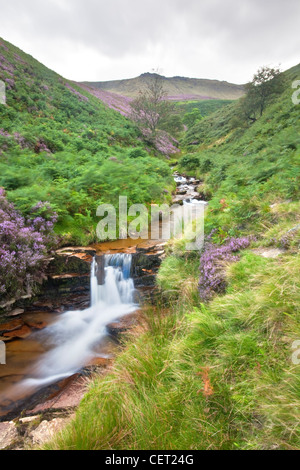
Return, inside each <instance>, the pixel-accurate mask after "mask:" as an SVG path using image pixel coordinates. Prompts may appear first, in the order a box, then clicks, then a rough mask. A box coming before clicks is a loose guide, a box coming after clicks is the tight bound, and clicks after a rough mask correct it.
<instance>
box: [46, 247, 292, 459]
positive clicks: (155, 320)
mask: <svg viewBox="0 0 300 470" xmlns="http://www.w3.org/2000/svg"><path fill="white" fill-rule="evenodd" d="M190 263H191V264H190V266H189V269H190V270H193V269H195V267H196V260H194V262H193V261H192V260H190ZM193 264H194V266H193ZM171 266H172V270H173V277H172V279H171V278H170V272H169V271H170V267H171ZM189 269H188V273H187V272H186V271H184V270H183V265H182V263H181V262H180V261H178V260H174V259H171V260H170V258H167V259H166V261H165V262H164V265H163V267H162V270H161V272H160V282H161V283H162V284H163V285H166V286H167V289H168V291H169V308H168V309H165V310H164V309H160V308H159V307H157V308H155V309H152V308H149V309H148V310H146V311H145V312H144V318H143V322H142V324H141V325H140V326H139V331H138V332H135V333H133V335H132V336H131V337H129V338H128V340H127V342H126V344H125V349H124V350H123V352H122V353H121V354H120V356H119V357H118V358H117V360H116V362H115V364H114V366H113V369H112V370H111V371H110V373H109V374H108V375H107V376H105V377H104V378H103V377H102V378H99V377H98V378H95V379H94V380H93V381H92V382H91V384H90V386H89V391H88V393H87V395H86V397H85V398H84V400H83V402H82V404H81V405H80V407H79V409H78V411H77V414H76V418H75V419H74V421H73V422H72V423H71V424H70V425H69V426H68V427H67V428H66V429H65V430H64V431H63V433H62V434H60V435H59V436H58V437H57V438H56V440H55V441H54V442H52V443H51V444H49V445H48V446H47V448H50V449H130V450H134V449H150V450H159V449H164V450H174V449H181V450H182V449H191V450H193V449H297V448H299V447H300V445H299V438H300V436H299V419H300V416H299V410H300V396H299V379H300V374H299V366H296V365H294V364H293V363H292V360H291V356H292V349H291V345H292V343H293V341H294V340H295V339H299V338H300V326H299V325H300V323H299V309H298V306H299V300H300V286H299V258H298V257H297V256H295V255H293V254H287V255H283V256H282V257H280V258H277V259H272V260H270V259H264V258H261V257H259V256H257V255H255V254H253V253H252V252H250V251H247V252H245V253H244V255H243V257H242V258H241V260H240V261H239V262H238V263H236V264H233V265H231V266H230V267H229V268H228V282H229V288H228V292H227V294H226V295H224V296H222V297H216V298H215V299H214V300H213V301H212V302H211V303H210V304H208V305H201V304H200V303H199V301H198V302H195V301H194V300H193V299H192V298H191V297H190V296H186V297H184V301H183V300H181V301H180V302H178V294H179V297H180V299H182V298H183V297H181V293H182V292H183V291H184V289H185V282H186V279H188V277H189V275H190V272H191V271H189ZM180 279H181V287H180ZM164 283H166V284H164ZM174 286H176V289H173V288H174ZM170 292H173V294H170Z"/></svg>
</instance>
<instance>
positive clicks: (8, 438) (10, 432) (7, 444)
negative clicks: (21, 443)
mask: <svg viewBox="0 0 300 470" xmlns="http://www.w3.org/2000/svg"><path fill="white" fill-rule="evenodd" d="M18 439H19V435H18V431H17V428H16V425H15V423H13V422H10V423H0V450H5V449H10V448H12V447H13V446H14V445H15V444H16V443H17V441H18Z"/></svg>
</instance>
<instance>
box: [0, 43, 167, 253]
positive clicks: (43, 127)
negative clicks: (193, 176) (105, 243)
mask: <svg viewBox="0 0 300 470" xmlns="http://www.w3.org/2000/svg"><path fill="white" fill-rule="evenodd" d="M3 66H4V67H5V68H3ZM0 79H1V80H3V81H6V80H8V82H6V84H7V93H6V98H7V100H6V102H7V105H6V106H3V105H1V106H0V186H1V187H4V189H5V190H6V191H7V196H8V198H9V199H10V200H11V201H13V202H14V204H15V205H16V207H17V208H18V209H19V210H20V211H21V212H22V213H23V214H24V215H26V214H27V213H28V211H29V210H30V208H31V207H32V206H33V205H34V204H36V203H37V202H38V201H40V200H41V201H49V202H50V203H51V206H52V207H53V209H54V210H56V211H57V213H58V215H59V223H58V225H57V226H56V231H57V233H58V235H59V236H60V237H61V239H62V243H65V244H79V245H82V244H88V243H90V242H92V241H95V231H96V225H97V223H98V222H99V219H97V218H96V209H97V207H98V205H99V204H101V203H110V204H113V205H114V206H115V208H116V209H118V198H119V195H122V196H127V197H128V205H129V206H130V205H131V204H135V203H142V204H148V205H149V204H151V203H152V202H168V200H169V199H170V196H166V195H165V194H166V193H165V192H164V190H167V191H170V192H171V191H172V190H173V187H174V182H173V179H172V177H171V170H170V168H169V166H168V165H167V163H166V162H165V161H163V157H162V156H160V155H158V154H157V153H156V154H155V153H154V151H153V149H152V150H151V148H148V147H147V148H146V147H145V144H143V143H142V142H141V140H140V138H139V137H140V136H139V135H138V133H137V130H136V129H135V127H134V125H133V123H132V122H131V121H130V120H129V119H127V118H125V117H123V116H122V115H121V114H119V113H117V112H115V111H113V110H111V109H109V108H108V107H107V106H105V105H104V104H103V103H102V102H101V101H100V100H98V99H97V98H95V97H94V96H92V95H91V94H89V93H88V92H86V91H84V90H83V89H81V88H80V87H78V86H77V85H76V84H74V83H73V82H70V81H68V80H65V79H64V78H63V77H60V76H59V75H58V74H56V73H55V72H53V71H51V70H49V69H47V68H46V67H45V66H43V65H42V64H40V63H39V62H38V61H36V60H35V59H33V58H32V57H31V56H29V55H27V54H25V53H24V52H22V51H21V50H19V49H18V48H16V47H14V46H13V45H11V44H9V43H7V42H5V41H4V40H2V39H0ZM12 80H13V85H12Z"/></svg>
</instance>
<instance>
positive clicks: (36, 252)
mask: <svg viewBox="0 0 300 470" xmlns="http://www.w3.org/2000/svg"><path fill="white" fill-rule="evenodd" d="M56 220H57V217H56V214H55V213H54V212H53V211H52V209H51V206H50V205H49V204H48V203H42V202H39V203H38V204H36V205H35V206H34V207H33V208H32V209H31V210H30V212H29V214H28V216H27V217H23V216H21V215H20V214H19V213H18V212H17V211H16V210H15V208H14V206H13V204H11V203H9V202H8V201H7V199H6V196H5V192H4V190H3V189H2V188H0V246H1V248H0V298H5V299H7V298H11V297H12V296H15V295H17V296H18V295H22V294H25V293H26V294H28V293H31V292H32V289H33V288H34V285H35V284H36V283H37V282H40V280H41V279H42V278H43V273H44V269H45V265H46V263H45V256H46V254H47V251H48V250H49V249H50V248H51V247H52V246H53V245H54V243H55V236H54V235H53V227H54V224H55V222H56Z"/></svg>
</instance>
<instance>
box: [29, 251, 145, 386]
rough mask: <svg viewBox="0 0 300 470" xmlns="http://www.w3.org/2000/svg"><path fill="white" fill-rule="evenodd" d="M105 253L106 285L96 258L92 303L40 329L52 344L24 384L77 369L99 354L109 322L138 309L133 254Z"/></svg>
mask: <svg viewBox="0 0 300 470" xmlns="http://www.w3.org/2000/svg"><path fill="white" fill-rule="evenodd" d="M104 256H105V258H104V275H105V276H104V284H103V285H99V283H98V278H97V271H98V269H99V268H98V264H97V262H96V259H94V260H93V263H92V266H91V304H90V307H89V308H88V309H86V310H83V311H70V312H66V313H64V314H63V315H62V316H61V318H60V319H59V321H58V322H57V323H55V324H54V325H51V326H50V327H48V328H47V329H45V330H44V331H43V332H41V333H39V334H40V335H43V336H44V338H45V341H46V342H48V343H49V342H50V347H51V348H50V351H49V352H47V353H46V354H45V356H44V357H43V358H42V359H41V361H40V362H39V363H38V364H37V366H36V368H35V370H34V374H33V377H32V378H30V379H26V380H25V381H24V382H23V383H22V387H26V386H27V387H37V386H41V385H48V384H51V383H53V382H56V381H58V380H60V379H62V378H65V377H68V376H70V375H73V374H74V373H76V372H77V371H78V370H79V369H80V368H81V367H82V366H84V364H86V362H87V360H88V359H89V358H91V357H95V356H96V355H97V354H96V353H95V352H94V351H93V348H94V347H95V346H97V345H98V344H99V342H100V341H101V339H103V338H104V337H105V336H106V335H107V332H106V325H108V324H109V323H111V322H113V321H115V320H117V319H119V318H120V317H122V316H125V315H127V314H130V313H132V312H134V311H135V310H136V309H137V305H136V304H135V303H134V282H133V279H132V278H131V275H130V273H131V261H132V256H131V255H128V254H116V255H104Z"/></svg>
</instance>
